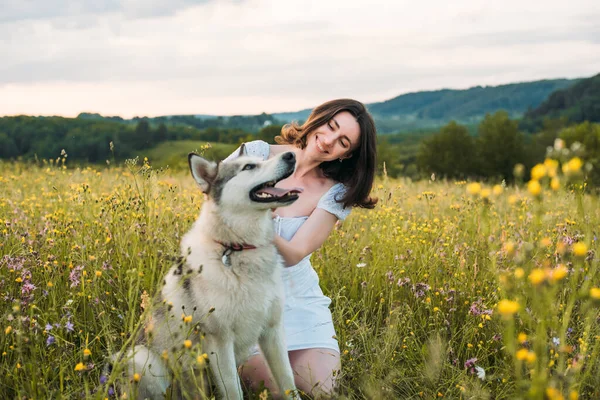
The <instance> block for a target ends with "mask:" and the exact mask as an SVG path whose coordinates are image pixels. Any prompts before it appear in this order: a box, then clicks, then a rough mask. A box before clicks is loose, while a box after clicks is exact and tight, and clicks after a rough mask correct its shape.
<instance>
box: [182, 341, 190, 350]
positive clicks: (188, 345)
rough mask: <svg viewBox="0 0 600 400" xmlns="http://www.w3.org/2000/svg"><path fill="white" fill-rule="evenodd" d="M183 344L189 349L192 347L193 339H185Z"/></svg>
mask: <svg viewBox="0 0 600 400" xmlns="http://www.w3.org/2000/svg"><path fill="white" fill-rule="evenodd" d="M183 346H184V347H185V348H186V349H189V348H190V347H192V341H191V340H186V341H184V342H183Z"/></svg>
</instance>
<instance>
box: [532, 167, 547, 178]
mask: <svg viewBox="0 0 600 400" xmlns="http://www.w3.org/2000/svg"><path fill="white" fill-rule="evenodd" d="M545 176H546V166H545V165H544V164H537V165H536V166H535V167H533V168H532V169H531V179H533V180H536V181H539V180H540V179H542V178H543V177H545Z"/></svg>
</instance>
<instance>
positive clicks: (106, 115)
mask: <svg viewBox="0 0 600 400" xmlns="http://www.w3.org/2000/svg"><path fill="white" fill-rule="evenodd" d="M595 75H596V74H594V75H591V76H595ZM591 76H584V77H573V78H565V77H558V78H541V79H537V80H531V81H517V82H506V83H499V84H497V85H486V84H481V85H473V86H469V87H466V88H452V87H441V88H435V89H428V90H417V91H410V92H406V93H401V94H399V95H396V96H393V97H390V98H387V99H384V100H376V101H368V102H364V103H365V105H368V104H375V103H382V102H386V101H389V100H392V99H394V98H397V97H401V96H405V95H410V94H414V93H424V92H436V91H441V90H455V91H462V90H469V89H473V88H475V87H483V88H488V87H499V86H506V85H512V84H522V83H531V82H541V81H554V80H561V79H567V80H575V79H585V78H589V77H591ZM317 105H318V104H317ZM317 105H315V106H313V107H303V108H297V109H294V110H283V111H272V112H271V111H267V110H264V111H261V112H257V113H245V114H239V113H238V114H210V113H205V112H195V113H185V114H182V113H173V114H158V115H147V114H146V115H142V114H137V115H132V116H128V117H124V116H122V115H114V114H103V113H101V112H97V111H89V110H82V111H79V112H78V113H75V114H72V115H56V114H11V115H0V117H17V116H28V117H62V118H77V116H79V115H80V114H98V115H100V116H102V117H105V118H110V117H120V118H123V119H124V120H131V119H133V118H136V117H138V118H159V117H170V116H174V115H194V116H195V115H202V116H208V117H235V116H252V115H260V114H263V113H265V114H268V115H272V114H286V113H295V112H299V111H304V110H309V109H312V108H314V107H316V106H317Z"/></svg>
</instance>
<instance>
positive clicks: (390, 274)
mask: <svg viewBox="0 0 600 400" xmlns="http://www.w3.org/2000/svg"><path fill="white" fill-rule="evenodd" d="M385 276H386V277H387V278H388V281H390V282H393V281H394V273H393V272H392V271H388V272H387V273H386V274H385Z"/></svg>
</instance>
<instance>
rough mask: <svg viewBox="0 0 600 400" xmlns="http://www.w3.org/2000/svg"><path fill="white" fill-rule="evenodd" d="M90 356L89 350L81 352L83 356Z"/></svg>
mask: <svg viewBox="0 0 600 400" xmlns="http://www.w3.org/2000/svg"><path fill="white" fill-rule="evenodd" d="M91 354H92V352H91V350H90V349H88V348H86V349H85V350H83V355H84V356H86V357H88V356H90V355H91Z"/></svg>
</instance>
